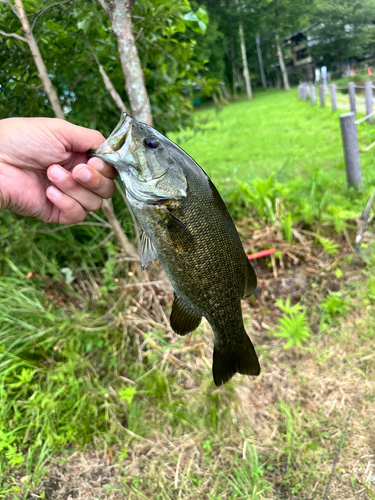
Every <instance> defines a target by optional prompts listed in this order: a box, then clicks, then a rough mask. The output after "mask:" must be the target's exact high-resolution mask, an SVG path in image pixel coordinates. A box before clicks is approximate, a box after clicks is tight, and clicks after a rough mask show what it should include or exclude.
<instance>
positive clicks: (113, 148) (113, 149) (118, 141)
mask: <svg viewBox="0 0 375 500" xmlns="http://www.w3.org/2000/svg"><path fill="white" fill-rule="evenodd" d="M131 129H132V118H131V116H129V115H128V114H127V113H125V112H124V113H122V114H121V119H120V121H119V123H118V124H117V126H116V128H115V129H114V130H113V132H112V133H111V135H110V136H109V137H108V139H107V140H106V141H104V142H103V144H101V145H100V146H99V147H97V148H96V149H90V150H89V151H87V154H88V155H89V156H90V158H91V157H97V158H100V159H102V160H103V161H105V162H106V163H109V164H110V165H113V166H116V162H118V160H119V158H120V151H121V150H122V148H123V146H125V147H128V145H129V144H130V141H131Z"/></svg>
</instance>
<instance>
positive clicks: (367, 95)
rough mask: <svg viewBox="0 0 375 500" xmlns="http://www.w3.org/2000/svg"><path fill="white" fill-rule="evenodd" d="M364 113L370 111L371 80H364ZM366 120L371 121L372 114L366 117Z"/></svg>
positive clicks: (367, 113)
mask: <svg viewBox="0 0 375 500" xmlns="http://www.w3.org/2000/svg"><path fill="white" fill-rule="evenodd" d="M365 101H366V115H369V114H370V113H372V82H365ZM366 121H367V122H371V121H372V116H370V118H367V120H366Z"/></svg>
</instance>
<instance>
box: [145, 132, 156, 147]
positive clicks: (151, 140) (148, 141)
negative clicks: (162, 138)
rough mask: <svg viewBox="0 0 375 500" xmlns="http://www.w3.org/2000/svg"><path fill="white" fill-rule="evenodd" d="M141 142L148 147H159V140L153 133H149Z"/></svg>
mask: <svg viewBox="0 0 375 500" xmlns="http://www.w3.org/2000/svg"><path fill="white" fill-rule="evenodd" d="M143 144H144V145H145V146H146V148H148V149H157V148H158V147H159V141H158V140H157V139H156V137H155V136H153V135H150V136H149V137H146V138H145V139H143Z"/></svg>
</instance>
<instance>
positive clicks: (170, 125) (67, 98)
mask: <svg viewBox="0 0 375 500" xmlns="http://www.w3.org/2000/svg"><path fill="white" fill-rule="evenodd" d="M24 3H25V8H26V11H27V15H28V17H29V19H30V22H31V23H32V22H33V20H35V25H34V27H33V33H34V36H35V38H36V39H37V40H38V45H39V48H40V51H41V54H42V56H43V59H44V61H45V64H46V66H47V69H48V71H49V74H50V77H51V79H52V83H53V85H54V86H55V88H56V90H57V93H58V95H59V98H60V102H61V104H62V106H63V109H64V112H65V114H66V116H67V118H68V119H69V120H70V121H72V122H74V123H77V124H79V125H84V126H89V127H92V128H98V129H100V130H101V132H102V133H103V134H104V135H109V133H110V131H111V130H112V129H113V128H114V126H115V124H116V123H117V121H118V116H119V110H118V109H117V107H116V105H115V104H114V102H113V101H112V99H111V97H110V96H109V94H108V93H107V91H106V89H105V87H104V84H103V80H102V77H101V75H100V72H99V69H98V67H97V65H96V63H95V61H94V60H93V57H92V56H91V53H90V50H89V45H88V44H90V46H91V47H92V49H93V51H94V52H95V54H96V55H97V57H98V59H99V61H100V63H101V64H102V66H103V67H104V69H105V71H106V73H107V74H108V76H109V77H110V79H111V80H112V82H113V84H114V86H115V88H116V89H117V91H118V92H119V94H120V96H121V97H122V99H123V101H124V102H126V103H127V101H128V100H127V96H126V92H125V89H124V76H123V73H122V69H121V64H120V60H119V56H118V49H117V42H116V39H115V37H114V34H113V32H112V29H111V26H110V21H109V19H108V16H106V14H105V13H104V11H103V9H102V8H101V7H100V5H99V4H98V2H94V1H91V0H85V1H83V2H74V3H73V4H71V3H70V4H63V5H61V4H58V3H56V2H53V1H52V0H50V1H48V2H44V1H43V0H36V1H32V2H31V1H25V2H24ZM48 7H50V8H48ZM39 13H40V14H41V15H38V14H39ZM0 17H1V21H0V28H1V29H2V30H3V31H4V32H14V33H18V34H20V35H22V30H21V26H20V22H19V20H18V18H17V17H16V16H15V15H14V14H13V12H12V10H11V9H10V8H9V6H8V5H5V4H2V5H0ZM207 24H208V16H207V12H206V11H205V9H204V8H203V7H202V6H201V7H198V8H197V9H196V10H194V11H193V10H192V8H191V6H190V3H189V1H188V0H158V1H156V2H151V1H138V2H136V4H135V6H134V9H133V25H134V31H135V36H136V38H137V48H138V52H139V56H140V59H141V62H142V67H143V70H144V74H145V80H146V86H147V90H148V94H149V97H150V100H151V103H152V107H153V117H154V122H155V125H156V127H157V128H158V129H159V130H160V131H162V132H166V131H169V130H173V129H178V128H179V127H182V126H188V125H191V124H192V123H193V115H192V105H191V95H192V91H193V88H196V87H197V86H199V87H201V88H202V89H205V88H206V86H208V88H213V86H215V81H212V79H211V81H208V82H207V81H206V79H205V75H206V71H205V68H204V64H205V61H202V60H199V58H195V48H196V42H195V40H194V37H195V36H197V37H198V36H202V34H203V33H204V32H205V31H206V29H207ZM181 33H184V34H186V36H185V39H184V41H181V40H180V39H179V37H180V35H181ZM0 38H1V39H2V40H3V41H5V42H6V43H3V44H0V45H1V48H0V57H1V59H2V61H3V62H4V64H2V66H1V69H0V88H1V93H0V111H1V116H2V117H7V116H38V115H42V116H53V113H52V110H51V108H50V105H49V103H48V101H47V100H46V99H45V94H44V92H43V89H42V87H41V82H40V79H39V76H38V72H37V69H36V67H35V63H34V61H33V59H32V56H31V54H30V50H29V47H28V45H27V43H24V42H22V41H20V40H18V39H15V38H7V37H5V36H0Z"/></svg>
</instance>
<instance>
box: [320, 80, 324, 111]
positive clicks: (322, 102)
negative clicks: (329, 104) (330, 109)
mask: <svg viewBox="0 0 375 500" xmlns="http://www.w3.org/2000/svg"><path fill="white" fill-rule="evenodd" d="M319 99H320V105H321V106H324V85H319Z"/></svg>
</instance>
